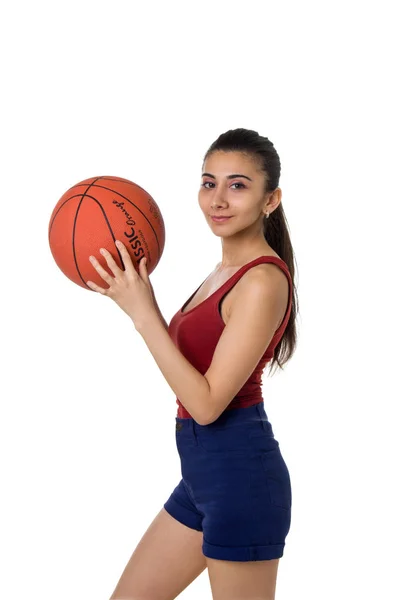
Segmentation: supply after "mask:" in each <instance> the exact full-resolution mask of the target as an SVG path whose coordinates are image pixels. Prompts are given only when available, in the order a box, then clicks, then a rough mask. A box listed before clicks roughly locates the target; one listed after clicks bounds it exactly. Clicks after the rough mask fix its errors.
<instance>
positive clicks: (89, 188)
mask: <svg viewBox="0 0 400 600" xmlns="http://www.w3.org/2000/svg"><path fill="white" fill-rule="evenodd" d="M48 236H49V245H50V250H51V253H52V255H53V258H54V260H55V262H56V264H57V265H58V267H59V268H60V269H61V271H62V272H63V273H64V275H66V276H67V277H68V278H69V279H70V280H71V281H73V282H74V283H76V284H77V285H80V286H81V287H83V288H85V289H87V290H90V291H93V290H92V289H91V288H90V287H89V286H88V285H87V284H86V281H93V282H94V283H96V284H97V285H99V286H100V287H102V288H107V284H106V282H105V281H104V279H102V278H101V277H100V275H99V274H98V273H97V271H96V269H95V268H94V267H93V265H92V264H91V263H90V261H89V256H90V255H91V254H92V255H94V256H95V257H96V258H97V260H98V261H99V263H100V264H101V266H102V267H103V268H104V269H105V270H106V271H107V272H108V273H109V274H110V275H111V276H113V277H114V275H113V273H112V272H111V270H110V269H109V267H108V265H107V263H106V260H105V258H104V257H103V256H102V255H101V254H100V252H99V250H100V248H106V250H108V251H109V252H110V253H111V254H112V256H113V258H114V260H115V262H116V263H117V265H118V266H119V268H120V269H121V270H124V264H123V261H122V259H121V255H120V253H119V251H118V248H117V247H116V245H115V240H121V242H123V243H124V245H125V247H126V248H127V250H128V252H129V255H130V257H131V259H132V263H133V265H134V267H135V269H136V270H137V271H138V270H139V262H140V261H141V260H142V259H143V258H144V257H147V264H146V269H147V272H148V273H149V274H150V273H151V272H152V271H154V269H155V268H156V266H157V264H158V262H159V260H160V258H161V255H162V253H163V250H164V244H165V227H164V221H163V218H162V215H161V212H160V209H159V207H158V206H157V204H156V202H155V201H154V200H153V198H152V197H151V196H150V194H148V193H147V192H146V190H144V189H143V188H142V187H140V186H139V185H137V184H136V183H134V182H133V181H129V179H123V178H122V177H109V176H102V177H91V178H89V179H85V180H83V181H80V182H79V183H77V184H75V185H74V186H72V187H71V188H69V189H68V190H67V191H66V192H65V193H64V194H63V195H62V196H61V198H60V200H59V201H58V202H57V204H56V205H55V207H54V210H53V212H52V214H51V217H50V222H49V231H48Z"/></svg>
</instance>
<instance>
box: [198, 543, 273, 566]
mask: <svg viewBox="0 0 400 600" xmlns="http://www.w3.org/2000/svg"><path fill="white" fill-rule="evenodd" d="M284 547H285V544H269V545H268V546H234V547H232V546H231V547H229V546H215V545H214V544H209V543H208V542H206V540H204V539H203V554H204V556H206V557H207V558H216V559H219V560H236V561H245V562H247V561H251V560H271V559H274V558H281V557H282V556H283V550H284Z"/></svg>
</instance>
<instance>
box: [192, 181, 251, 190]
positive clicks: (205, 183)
mask: <svg viewBox="0 0 400 600" xmlns="http://www.w3.org/2000/svg"><path fill="white" fill-rule="evenodd" d="M208 183H210V184H211V185H214V183H213V182H212V181H205V182H204V183H202V184H201V185H202V187H205V188H206V189H207V190H209V189H210V188H208V187H207V184H208ZM232 185H240V186H241V187H242V188H245V187H246V186H245V185H243V183H232ZM236 189H238V188H236Z"/></svg>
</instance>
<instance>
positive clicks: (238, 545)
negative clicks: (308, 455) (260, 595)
mask: <svg viewBox="0 0 400 600" xmlns="http://www.w3.org/2000/svg"><path fill="white" fill-rule="evenodd" d="M175 437H176V445H177V449H178V453H179V457H180V462H181V474H182V479H181V480H180V482H179V483H178V485H177V486H176V488H175V489H174V490H173V492H172V494H171V495H170V497H169V498H168V500H167V501H166V503H165V504H164V508H165V510H166V511H167V512H168V513H169V514H170V515H171V516H172V517H174V518H175V519H177V520H178V521H179V522H181V523H183V524H184V525H186V526H187V527H191V528H192V529H196V530H197V531H202V532H203V546H202V551H203V554H204V556H206V557H209V558H216V559H220V560H232V561H250V560H270V559H274V558H280V557H281V556H283V549H284V546H285V539H286V536H287V534H288V532H289V529H290V521H291V506H292V489H291V483H290V476H289V471H288V468H287V466H286V463H285V461H284V459H283V457H282V454H281V451H280V447H279V442H278V441H277V440H276V439H275V436H274V434H273V431H272V425H271V423H270V422H269V421H268V418H267V415H266V412H265V409H264V401H261V402H259V403H258V404H254V405H253V406H249V407H245V408H243V407H242V408H235V409H232V410H226V411H224V412H223V413H222V414H221V415H220V417H219V418H218V419H217V420H216V421H214V422H213V423H210V424H209V425H199V424H198V423H197V422H196V421H195V420H194V419H191V418H180V417H176V425H175Z"/></svg>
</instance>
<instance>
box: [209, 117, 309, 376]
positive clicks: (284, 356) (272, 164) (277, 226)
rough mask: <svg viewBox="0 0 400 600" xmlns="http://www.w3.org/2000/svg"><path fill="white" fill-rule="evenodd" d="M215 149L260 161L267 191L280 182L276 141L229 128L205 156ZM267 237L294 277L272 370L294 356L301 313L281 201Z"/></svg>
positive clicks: (268, 224) (266, 225)
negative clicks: (289, 304)
mask: <svg viewBox="0 0 400 600" xmlns="http://www.w3.org/2000/svg"><path fill="white" fill-rule="evenodd" d="M216 151H223V152H241V153H243V154H245V155H246V156H249V157H250V158H252V159H253V160H255V161H256V162H257V165H258V166H259V168H260V169H261V170H262V171H263V172H264V173H265V192H272V191H274V190H275V189H276V188H277V187H278V185H279V178H280V174H281V162H280V160H279V156H278V153H277V151H276V150H275V147H274V145H273V143H272V142H271V141H270V140H269V139H268V138H267V137H263V136H261V135H259V134H258V132H257V131H253V130H252V129H243V128H239V129H230V130H229V131H226V132H225V133H222V134H221V135H220V136H219V137H218V138H217V139H216V140H215V142H213V143H212V144H211V146H210V147H209V149H208V150H207V152H206V154H205V156H204V159H203V166H204V163H205V161H206V159H207V158H208V157H209V156H210V155H211V154H212V153H213V152H216ZM264 237H265V239H266V241H267V242H268V244H269V245H270V246H271V248H272V249H273V250H274V251H275V252H276V253H277V254H278V255H279V256H280V258H281V259H282V260H283V261H284V262H285V263H286V264H287V266H288V269H289V272H290V275H291V278H292V284H293V285H292V310H291V313H290V317H289V320H288V323H287V325H286V328H285V331H284V333H283V335H282V338H281V339H280V341H279V343H278V344H277V346H276V348H275V351H274V356H273V358H272V361H271V362H270V363H269V366H270V370H269V373H271V371H272V370H273V369H274V367H275V368H276V369H277V368H278V367H279V368H280V369H282V368H283V365H284V364H285V363H286V362H287V361H288V360H289V359H290V358H291V357H292V355H293V353H294V351H295V348H296V344H297V329H296V316H297V313H298V297H297V288H296V286H295V283H294V275H295V269H294V253H293V247H292V243H291V241H290V235H289V227H288V223H287V221H286V216H285V212H284V210H283V206H282V201H281V202H280V203H279V205H278V206H277V208H276V209H275V210H274V211H273V212H272V213H271V214H270V216H269V218H268V219H266V218H264Z"/></svg>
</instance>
